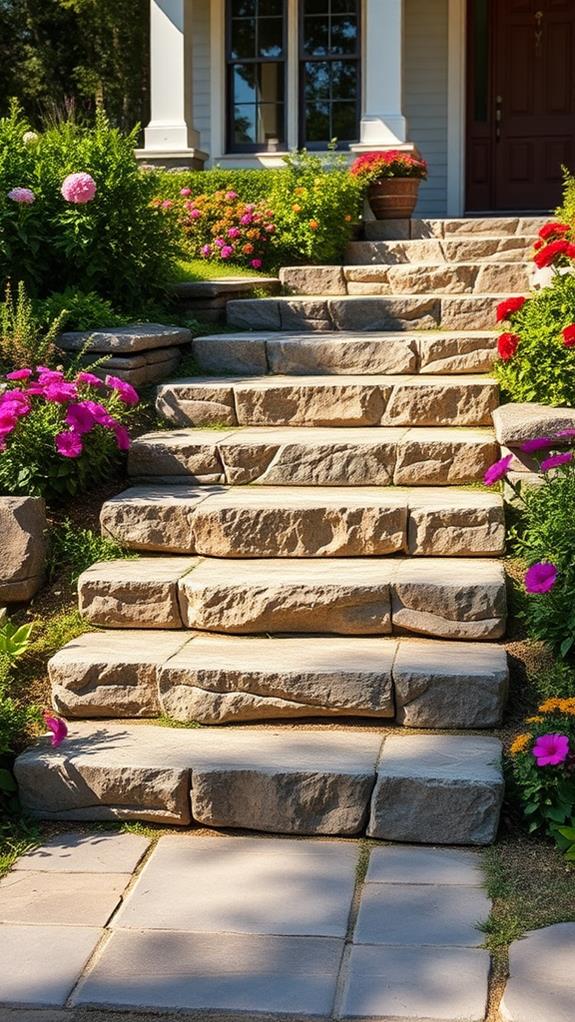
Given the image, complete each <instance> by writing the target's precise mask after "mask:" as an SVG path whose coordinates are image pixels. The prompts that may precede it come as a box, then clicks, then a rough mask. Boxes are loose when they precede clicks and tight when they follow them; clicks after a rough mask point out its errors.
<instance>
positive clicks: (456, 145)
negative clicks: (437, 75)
mask: <svg viewBox="0 0 575 1022" xmlns="http://www.w3.org/2000/svg"><path fill="white" fill-rule="evenodd" d="M448 19H449V21H448V55H449V56H448V77H447V216H449V217H459V216H462V215H463V214H464V212H465V111H466V52H467V47H466V38H467V36H466V31H467V26H466V21H467V4H466V0H449V14H448Z"/></svg>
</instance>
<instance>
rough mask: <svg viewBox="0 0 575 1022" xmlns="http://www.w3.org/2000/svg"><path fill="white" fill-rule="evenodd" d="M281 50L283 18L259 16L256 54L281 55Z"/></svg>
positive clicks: (262, 55) (265, 55)
mask: <svg viewBox="0 0 575 1022" xmlns="http://www.w3.org/2000/svg"><path fill="white" fill-rule="evenodd" d="M282 51H283V18H260V19H259V22H258V55H259V56H260V57H281V55H282Z"/></svg>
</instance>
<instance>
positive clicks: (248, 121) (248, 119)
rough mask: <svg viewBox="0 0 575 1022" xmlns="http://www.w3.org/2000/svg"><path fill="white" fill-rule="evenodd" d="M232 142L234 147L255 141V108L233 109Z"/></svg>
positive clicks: (242, 107)
mask: <svg viewBox="0 0 575 1022" xmlns="http://www.w3.org/2000/svg"><path fill="white" fill-rule="evenodd" d="M233 141H234V142H235V144H236V145H249V144H250V143H251V144H253V143H254V142H255V141H256V107H255V106H236V107H234V126H233Z"/></svg>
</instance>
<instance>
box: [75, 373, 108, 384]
mask: <svg viewBox="0 0 575 1022" xmlns="http://www.w3.org/2000/svg"><path fill="white" fill-rule="evenodd" d="M76 383H84V384H85V385H86V386H87V387H102V386H103V382H102V380H101V379H100V378H99V376H95V375H94V373H78V375H77V377H76Z"/></svg>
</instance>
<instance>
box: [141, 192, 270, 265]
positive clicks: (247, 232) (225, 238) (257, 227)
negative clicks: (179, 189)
mask: <svg viewBox="0 0 575 1022" xmlns="http://www.w3.org/2000/svg"><path fill="white" fill-rule="evenodd" d="M188 191H189V189H187V188H184V189H183V193H184V194H183V195H181V196H180V197H179V198H178V199H173V200H172V199H163V200H160V199H157V200H156V202H157V203H159V204H160V208H162V209H164V211H165V212H166V214H167V215H168V216H173V215H174V214H175V215H176V216H177V218H178V222H179V224H180V227H181V229H182V231H183V233H184V238H185V244H186V248H187V255H188V256H190V257H191V258H192V259H198V258H201V259H204V260H205V261H207V262H210V263H215V264H216V265H221V266H225V267H226V268H227V266H229V265H230V264H233V265H237V266H241V267H245V268H248V267H250V268H251V269H252V270H260V269H261V268H262V266H263V264H264V261H266V259H267V256H268V252H269V249H270V244H271V242H272V238H273V234H274V232H275V230H276V226H275V224H274V223H273V211H272V210H271V209H269V208H268V206H267V204H266V203H261V202H260V203H251V202H248V203H246V202H244V201H243V200H242V199H240V198H239V196H238V193H237V192H234V191H231V190H230V191H226V192H224V191H217V192H213V193H211V194H203V193H202V194H201V195H196V197H195V198H192V197H191V195H190V196H189V195H188V194H187V193H188Z"/></svg>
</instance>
